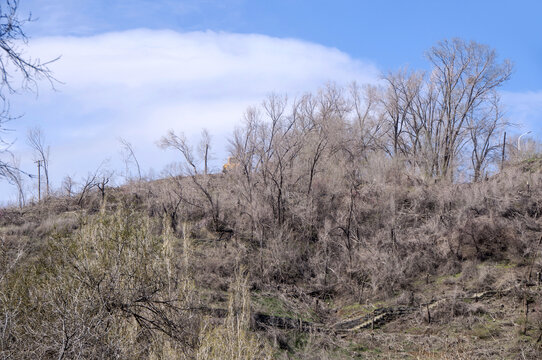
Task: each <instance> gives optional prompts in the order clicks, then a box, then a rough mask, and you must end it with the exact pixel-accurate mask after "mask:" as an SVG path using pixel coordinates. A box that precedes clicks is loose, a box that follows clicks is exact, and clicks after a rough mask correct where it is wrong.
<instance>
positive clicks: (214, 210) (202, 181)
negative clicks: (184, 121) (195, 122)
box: [158, 130, 221, 231]
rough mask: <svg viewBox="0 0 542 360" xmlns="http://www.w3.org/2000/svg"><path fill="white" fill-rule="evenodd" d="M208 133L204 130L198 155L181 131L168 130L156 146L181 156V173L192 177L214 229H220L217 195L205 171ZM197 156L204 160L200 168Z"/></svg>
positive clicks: (208, 141)
mask: <svg viewBox="0 0 542 360" xmlns="http://www.w3.org/2000/svg"><path fill="white" fill-rule="evenodd" d="M210 138H211V137H210V135H209V133H208V132H207V131H206V130H204V131H203V132H202V139H201V142H200V147H199V149H200V150H201V151H202V152H201V154H200V155H199V156H198V155H197V154H195V153H194V150H193V148H192V146H190V144H189V143H188V140H187V139H186V137H185V135H184V134H183V133H181V134H179V135H177V134H175V132H174V131H173V130H170V131H169V132H168V134H167V135H166V136H163V137H162V138H161V139H160V141H159V142H158V146H159V147H161V148H162V149H170V148H171V149H176V150H178V151H179V152H180V153H181V155H182V158H183V160H184V161H183V166H184V168H183V170H184V174H183V175H188V176H189V177H190V178H191V179H192V183H193V184H194V185H195V187H196V189H197V191H198V192H200V193H201V194H202V195H203V197H204V198H205V201H206V203H207V206H208V210H209V212H210V213H211V215H212V219H213V224H214V227H215V230H217V231H220V228H221V225H220V220H219V213H220V210H219V203H218V195H217V194H216V192H215V191H214V190H213V189H212V186H211V176H210V174H208V173H206V172H207V171H208V168H207V166H208V156H209V150H210ZM198 157H199V158H201V159H202V160H203V162H204V167H203V169H201V164H200V162H199V161H198Z"/></svg>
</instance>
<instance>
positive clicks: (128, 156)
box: [119, 138, 141, 181]
mask: <svg viewBox="0 0 542 360" xmlns="http://www.w3.org/2000/svg"><path fill="white" fill-rule="evenodd" d="M119 142H120V143H121V145H122V151H123V153H124V154H123V157H124V163H125V165H126V174H127V175H126V176H128V172H129V169H128V168H129V164H130V161H133V162H134V163H135V165H136V168H137V175H138V179H139V181H141V167H140V166H139V161H137V157H136V156H135V152H134V148H133V146H132V144H131V143H130V142H128V141H127V140H126V139H123V138H119Z"/></svg>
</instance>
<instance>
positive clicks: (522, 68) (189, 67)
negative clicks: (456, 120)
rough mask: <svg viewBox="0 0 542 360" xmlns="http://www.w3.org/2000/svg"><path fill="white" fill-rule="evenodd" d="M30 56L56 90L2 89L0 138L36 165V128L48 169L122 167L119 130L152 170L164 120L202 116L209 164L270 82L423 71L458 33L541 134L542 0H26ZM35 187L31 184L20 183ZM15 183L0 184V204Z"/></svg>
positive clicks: (310, 86)
mask: <svg viewBox="0 0 542 360" xmlns="http://www.w3.org/2000/svg"><path fill="white" fill-rule="evenodd" d="M19 11H20V14H21V16H27V15H28V14H30V13H31V14H32V18H34V19H35V21H32V22H29V23H27V24H26V25H25V26H26V27H25V31H26V33H27V35H28V36H29V38H30V40H29V42H28V46H27V47H26V48H25V49H26V50H25V51H26V52H27V54H28V55H29V56H32V57H33V58H40V59H41V60H42V61H46V60H49V59H55V58H57V57H58V56H60V59H59V60H58V61H56V62H54V63H53V64H51V66H50V67H51V69H52V70H53V72H54V75H55V77H56V78H57V79H58V80H59V82H58V83H57V84H56V85H55V89H51V87H50V86H48V84H46V83H43V84H39V90H38V92H37V93H22V94H14V95H11V96H10V103H11V112H12V114H13V115H16V116H20V117H19V118H17V119H16V120H14V121H12V122H10V123H9V124H8V126H7V127H8V128H9V129H10V131H9V132H8V133H4V134H2V139H7V140H8V141H9V142H11V143H13V144H12V145H11V147H10V150H11V151H12V152H13V153H14V154H15V155H16V156H17V157H19V158H20V164H21V168H22V169H23V170H25V171H27V172H30V173H36V172H37V171H36V169H35V168H34V166H35V165H34V164H33V157H32V154H31V151H30V149H29V147H28V145H27V143H26V141H25V137H26V133H27V131H28V129H29V128H32V127H35V126H39V127H41V129H42V130H43V132H44V134H45V138H46V140H47V143H48V144H50V146H51V150H50V173H51V178H52V181H53V186H55V187H58V186H59V184H60V182H61V180H62V178H63V177H64V176H66V175H69V176H72V177H73V178H75V179H76V180H79V179H81V178H84V177H85V176H86V175H87V174H88V173H89V172H90V171H93V170H95V169H96V168H97V167H99V166H104V167H111V168H112V169H116V170H117V171H118V172H120V170H119V169H120V168H121V163H122V161H121V160H122V155H121V153H120V143H119V138H124V139H126V140H127V141H129V142H130V143H131V144H132V145H133V147H134V150H135V153H136V156H137V157H138V160H139V162H140V164H141V167H142V168H143V169H144V172H145V173H147V172H151V169H152V173H154V174H155V176H156V175H159V174H160V172H161V171H162V170H163V169H164V168H165V167H166V165H167V164H168V163H170V162H172V161H175V160H176V159H177V158H176V154H174V153H172V152H168V151H164V150H161V149H159V148H158V147H157V146H156V142H157V141H158V140H159V138H160V137H161V136H162V135H164V134H165V133H166V132H167V131H168V130H169V129H173V130H175V131H176V132H181V131H182V132H184V133H186V134H187V136H188V137H189V138H190V139H196V137H197V134H198V133H199V131H200V130H201V129H202V128H207V129H208V130H209V131H210V133H211V135H212V137H213V144H214V155H215V160H216V163H217V164H220V163H222V162H223V161H224V159H225V158H226V157H227V153H226V150H225V149H226V146H227V139H228V136H229V135H230V134H231V132H232V130H233V129H234V127H235V126H236V125H238V124H240V121H241V119H242V116H243V112H244V110H245V109H246V108H247V107H248V106H251V105H257V104H259V103H260V102H261V101H262V100H263V99H264V98H265V96H267V95H268V94H270V93H272V92H276V93H287V94H289V96H290V97H295V96H298V95H299V94H302V93H303V92H306V91H314V90H316V89H317V88H318V87H320V86H322V85H324V84H325V83H326V82H336V83H337V84H339V85H341V84H347V83H350V82H352V81H356V82H358V83H360V84H364V83H377V82H378V81H379V79H380V75H381V73H383V72H384V73H385V72H387V71H393V70H397V69H399V68H401V67H405V66H408V67H409V68H412V69H422V70H423V69H427V67H428V64H427V61H426V59H425V57H424V53H425V51H427V50H428V49H429V48H430V47H431V46H433V45H435V43H436V42H438V41H439V40H443V39H449V38H453V37H460V38H463V39H465V40H474V41H477V42H479V43H483V44H487V45H489V46H491V47H492V48H494V49H495V50H496V51H497V53H498V55H499V57H500V59H505V58H507V59H510V60H511V61H512V62H513V64H514V72H513V74H512V78H511V80H510V81H509V82H507V83H506V84H505V85H504V86H503V88H502V92H501V93H502V98H503V101H504V103H505V106H506V113H507V115H508V117H509V119H510V120H511V121H512V122H514V123H516V124H518V126H517V129H516V131H518V132H527V131H532V134H533V135H535V136H537V137H540V136H542V131H541V126H540V125H539V124H542V66H541V65H542V37H541V33H542V32H541V29H540V26H541V25H540V20H539V17H540V15H539V14H541V13H542V2H540V1H536V0H532V1H524V0H517V1H514V2H510V1H499V0H493V1H485V0H479V1H474V0H470V1H463V0H456V1H453V2H452V1H429V0H426V1H417V0H411V1H400V0H396V1H390V0H380V1H364V0H358V1H353V0H352V1H346V0H335V1H321V0H311V1H308V0H275V1H264V0H251V1H248V0H221V1H219V0H199V1H196V0H186V1H181V0H178V1H174V0H132V1H128V0H109V1H103V0H70V1H68V0H48V1H44V0H20V9H19ZM27 186H28V188H29V190H30V191H33V192H34V193H36V190H35V184H34V183H33V182H31V181H28V184H27ZM14 198H15V192H14V189H13V188H12V187H10V186H9V185H7V184H6V183H5V181H3V182H1V183H0V202H4V203H5V202H7V201H13V200H14Z"/></svg>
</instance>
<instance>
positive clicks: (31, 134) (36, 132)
mask: <svg viewBox="0 0 542 360" xmlns="http://www.w3.org/2000/svg"><path fill="white" fill-rule="evenodd" d="M27 140H28V144H29V145H30V147H31V148H32V150H34V153H35V157H36V161H38V162H39V163H38V166H41V167H42V168H43V172H44V176H45V195H46V196H49V152H50V146H49V145H45V136H44V134H43V130H41V128H39V127H35V128H32V129H30V130H28V134H27Z"/></svg>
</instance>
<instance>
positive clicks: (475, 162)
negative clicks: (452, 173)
mask: <svg viewBox="0 0 542 360" xmlns="http://www.w3.org/2000/svg"><path fill="white" fill-rule="evenodd" d="M500 108H501V105H500V99H499V97H498V95H497V94H493V98H492V99H491V101H490V102H489V104H487V106H486V107H485V108H484V109H482V110H481V111H480V112H479V113H474V112H472V113H471V114H469V116H468V117H467V126H468V130H469V136H470V141H471V147H472V151H471V162H472V168H473V176H474V181H475V182H476V181H478V180H480V178H481V176H482V172H483V170H484V168H485V166H487V164H488V159H490V158H491V157H492V155H493V154H494V153H497V152H498V150H499V149H500V148H501V147H502V144H501V142H500V135H501V130H502V129H503V128H504V127H505V126H506V121H505V120H504V119H503V113H502V111H501V109H500Z"/></svg>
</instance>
